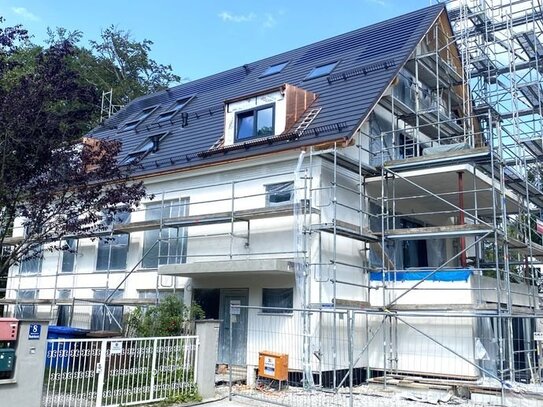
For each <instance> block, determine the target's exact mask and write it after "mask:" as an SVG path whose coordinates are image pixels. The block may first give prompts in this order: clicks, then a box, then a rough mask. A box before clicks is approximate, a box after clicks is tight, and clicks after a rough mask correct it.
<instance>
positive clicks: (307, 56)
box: [90, 4, 444, 173]
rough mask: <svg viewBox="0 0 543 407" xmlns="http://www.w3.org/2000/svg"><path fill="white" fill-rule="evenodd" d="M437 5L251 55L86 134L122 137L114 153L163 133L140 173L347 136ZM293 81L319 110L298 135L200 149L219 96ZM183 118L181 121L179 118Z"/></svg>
mask: <svg viewBox="0 0 543 407" xmlns="http://www.w3.org/2000/svg"><path fill="white" fill-rule="evenodd" d="M443 10H444V6H443V5H441V4H439V5H435V6H431V7H427V8H424V9H422V10H418V11H415V12H412V13H409V14H406V15H403V16H399V17H396V18H393V19H391V20H387V21H384V22H381V23H377V24H374V25H371V26H369V27H365V28H361V29H359V30H355V31H352V32H349V33H346V34H342V35H339V36H337V37H333V38H330V39H327V40H324V41H320V42H317V43H315V44H311V45H308V46H305V47H301V48H298V49H295V50H292V51H289V52H285V53H282V54H279V55H276V56H273V57H270V58H266V59H263V60H260V61H256V62H253V63H250V64H247V65H244V66H241V67H239V68H234V69H231V70H228V71H225V72H221V73H218V74H216V75H212V76H209V77H206V78H202V79H198V80H195V81H192V82H188V83H185V84H182V85H179V86H175V87H173V88H170V89H168V90H165V91H161V92H157V93H154V94H150V95H147V96H143V97H140V98H138V99H135V100H134V101H132V102H131V103H129V104H128V105H127V106H126V107H125V108H123V109H122V110H121V111H120V112H119V113H117V114H116V115H115V116H113V117H111V118H110V119H108V120H107V121H106V122H105V123H104V125H102V126H99V127H98V128H96V129H95V130H93V132H92V133H91V134H90V135H91V136H92V137H97V138H117V139H120V140H122V142H123V154H122V155H121V159H122V158H123V157H124V156H126V155H127V154H128V153H130V151H132V150H133V149H134V148H136V147H137V146H138V145H140V144H141V143H142V142H143V141H144V140H145V139H146V138H147V137H149V136H151V135H153V134H156V133H161V132H165V131H167V132H169V133H168V135H167V137H165V138H164V139H163V140H162V141H161V143H160V148H159V150H158V151H157V152H155V153H153V154H149V155H148V156H146V157H145V158H143V160H142V161H141V163H140V164H141V171H143V172H144V173H150V172H156V171H162V170H171V169H177V168H184V167H188V166H194V165H202V164H205V163H211V162H218V161H222V160H226V159H235V158H243V157H248V156H253V155H258V154H263V153H269V152H274V151H280V150H285V149H292V148H297V147H301V146H305V145H312V144H317V143H323V142H327V141H332V140H341V139H344V138H347V137H350V136H352V134H353V132H354V131H355V130H356V129H357V127H358V126H359V125H360V123H361V122H362V121H363V120H365V118H366V117H367V116H368V115H369V113H370V112H371V109H372V108H373V107H374V105H375V104H376V103H377V101H378V100H379V98H380V96H381V95H382V93H383V92H384V90H385V89H386V87H387V86H388V85H389V83H390V82H391V81H392V80H393V78H394V77H395V75H396V74H397V72H398V70H399V69H400V68H401V66H402V65H403V64H404V63H405V61H406V60H407V58H408V57H409V55H410V54H411V53H412V52H413V50H414V48H415V46H416V45H417V43H418V42H419V41H420V40H421V39H422V37H423V36H424V34H425V33H426V32H427V31H428V30H429V28H430V27H431V25H432V24H433V22H434V21H435V20H436V19H437V17H438V16H439V14H440V13H441V12H442V11H443ZM285 61H289V64H288V65H287V66H286V67H285V68H284V69H283V70H282V71H281V72H280V73H278V74H275V75H270V76H267V77H263V78H260V76H261V75H262V73H263V72H264V71H265V70H266V68H268V67H269V66H270V65H273V64H277V63H281V62H285ZM334 61H339V63H338V64H337V66H336V67H335V69H334V71H333V72H332V73H331V75H328V76H323V77H320V78H316V79H312V80H308V81H304V78H305V77H306V76H307V74H308V73H309V72H310V71H311V70H312V69H313V68H314V67H315V66H319V65H323V64H326V63H329V62H334ZM286 83H288V84H291V85H295V86H297V87H299V88H302V89H305V90H308V91H311V92H314V93H316V94H317V95H318V98H317V100H316V101H315V102H314V104H313V107H318V108H321V111H320V113H319V114H318V115H317V117H316V118H315V119H314V120H313V122H312V123H311V125H310V126H309V127H308V128H307V130H306V131H305V132H304V134H303V135H302V136H301V137H296V135H295V134H294V135H290V136H289V135H283V136H282V137H274V138H271V139H270V140H269V141H268V142H265V143H254V142H252V143H248V144H247V145H246V146H244V147H243V148H235V149H225V151H222V152H220V153H218V154H202V153H203V152H206V151H208V150H209V149H210V148H211V147H212V146H213V145H215V144H216V143H217V141H218V140H219V139H220V138H221V137H222V136H223V130H224V129H223V128H224V101H225V100H228V99H234V98H238V97H241V96H244V95H249V94H254V93H257V92H260V91H262V90H265V89H270V88H273V87H279V86H281V85H283V84H286ZM188 96H194V97H193V98H192V100H191V101H190V103H188V104H187V105H186V106H185V107H184V108H183V109H182V113H184V114H183V115H182V114H177V115H176V116H175V117H174V118H173V120H172V121H165V122H161V123H158V122H157V121H156V119H157V117H158V115H159V114H161V113H164V112H165V111H167V109H168V108H170V107H171V105H172V104H173V103H174V102H175V101H176V100H178V99H180V98H184V97H188ZM150 106H159V108H157V109H156V110H155V111H154V112H153V113H152V114H151V115H150V116H149V117H147V118H146V119H145V120H144V121H143V122H141V123H140V124H139V125H138V126H137V127H136V128H135V129H132V130H127V131H122V127H123V123H125V122H127V121H131V120H134V118H136V117H137V116H138V114H139V113H140V112H141V111H142V110H143V109H145V108H147V107H150ZM184 120H186V122H187V123H186V126H183V125H182V124H183V121H184Z"/></svg>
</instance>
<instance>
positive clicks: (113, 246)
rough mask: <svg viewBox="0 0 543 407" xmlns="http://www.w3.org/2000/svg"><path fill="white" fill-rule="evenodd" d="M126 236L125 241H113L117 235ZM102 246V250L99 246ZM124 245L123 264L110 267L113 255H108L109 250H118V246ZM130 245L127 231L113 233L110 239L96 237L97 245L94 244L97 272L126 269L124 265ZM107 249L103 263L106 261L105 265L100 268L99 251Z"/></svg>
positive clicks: (125, 264) (126, 261)
mask: <svg viewBox="0 0 543 407" xmlns="http://www.w3.org/2000/svg"><path fill="white" fill-rule="evenodd" d="M125 236H126V243H119V242H117V243H115V239H117V238H118V237H123V241H124V237H125ZM101 247H102V251H101V249H100V248H101ZM122 247H124V254H123V255H122V256H123V257H124V266H123V267H120V268H117V267H111V261H112V259H113V256H110V255H109V252H110V250H120V249H119V248H122ZM129 247H130V234H129V233H115V234H112V235H111V240H108V241H106V240H104V239H98V245H97V246H96V271H97V272H99V273H103V272H108V271H112V270H113V271H121V270H126V266H127V263H128V248H129ZM106 249H107V259H106V260H105V263H107V267H105V268H102V267H101V266H100V263H101V262H100V253H102V252H103V251H105V250H106Z"/></svg>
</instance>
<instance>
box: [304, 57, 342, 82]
mask: <svg viewBox="0 0 543 407" xmlns="http://www.w3.org/2000/svg"><path fill="white" fill-rule="evenodd" d="M338 65H339V60H337V61H334V62H328V63H326V64H321V65H317V66H315V67H314V68H313V69H312V70H311V71H310V72H309V73H308V74H307V75H306V77H305V78H304V79H303V80H304V81H309V80H311V79H317V78H322V77H323V76H328V75H330V74H331V73H332V72H333V71H334V69H336V67H337V66H338ZM327 66H331V68H330V70H329V71H328V72H324V73H320V74H315V71H317V70H318V69H321V68H324V67H327Z"/></svg>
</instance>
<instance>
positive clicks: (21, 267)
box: [19, 243, 43, 275]
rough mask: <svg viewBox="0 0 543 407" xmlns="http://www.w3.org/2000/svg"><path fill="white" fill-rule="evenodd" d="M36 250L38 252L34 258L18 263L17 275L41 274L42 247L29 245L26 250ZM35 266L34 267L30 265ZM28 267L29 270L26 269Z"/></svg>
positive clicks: (36, 244) (37, 244)
mask: <svg viewBox="0 0 543 407" xmlns="http://www.w3.org/2000/svg"><path fill="white" fill-rule="evenodd" d="M34 247H36V248H38V249H37V250H36V252H40V253H39V254H38V255H37V256H36V257H31V258H27V259H23V260H21V262H20V263H19V274H20V275H28V274H41V272H42V268H43V247H42V245H41V244H39V243H35V244H31V245H30V246H29V248H28V250H29V251H30V250H34V249H33V248H34ZM34 264H35V267H33V266H32V265H34ZM28 267H30V269H29V268H28Z"/></svg>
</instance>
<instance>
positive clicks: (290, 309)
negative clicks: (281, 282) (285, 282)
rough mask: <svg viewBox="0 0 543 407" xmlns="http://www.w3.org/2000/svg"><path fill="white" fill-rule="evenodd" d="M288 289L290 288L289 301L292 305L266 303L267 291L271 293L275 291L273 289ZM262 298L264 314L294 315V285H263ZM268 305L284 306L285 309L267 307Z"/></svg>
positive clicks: (277, 290)
mask: <svg viewBox="0 0 543 407" xmlns="http://www.w3.org/2000/svg"><path fill="white" fill-rule="evenodd" d="M286 290H289V297H290V298H288V299H287V301H288V302H290V306H286V307H276V306H274V305H267V304H266V303H265V296H266V292H268V293H270V294H271V292H273V291H275V292H279V291H286ZM276 295H277V294H276ZM272 298H273V297H272ZM261 299H262V313H263V314H281V315H292V314H293V312H294V311H293V308H294V288H293V287H283V288H267V287H263V288H262V298H261ZM268 301H269V299H268ZM266 307H271V308H283V309H266Z"/></svg>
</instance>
